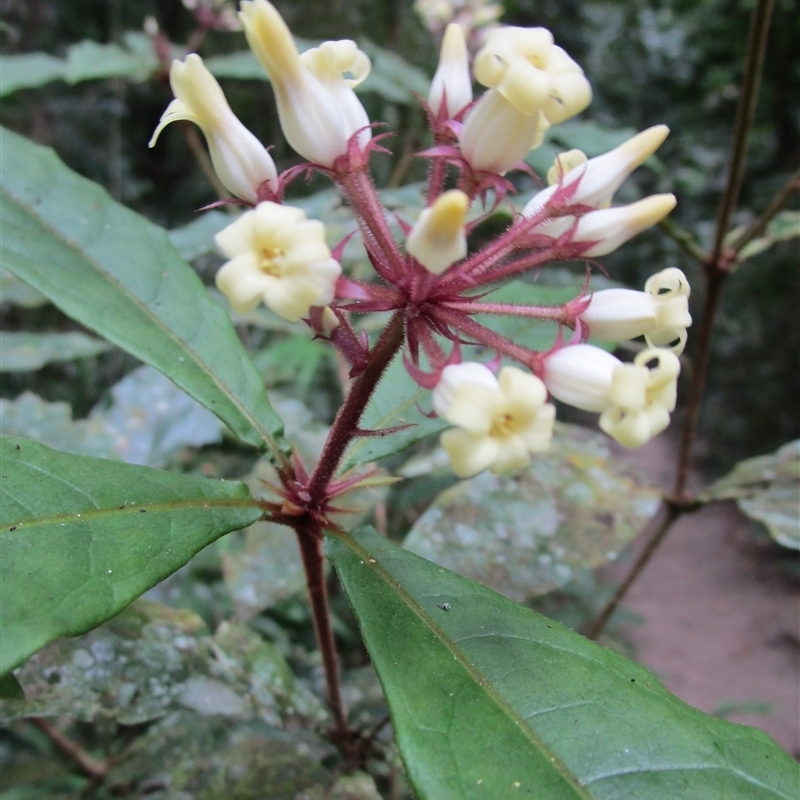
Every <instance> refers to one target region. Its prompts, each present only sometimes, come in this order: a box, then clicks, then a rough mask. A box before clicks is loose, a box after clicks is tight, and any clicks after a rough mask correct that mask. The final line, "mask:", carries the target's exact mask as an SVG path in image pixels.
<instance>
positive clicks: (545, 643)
mask: <svg viewBox="0 0 800 800" xmlns="http://www.w3.org/2000/svg"><path fill="white" fill-rule="evenodd" d="M327 553H328V556H329V558H330V559H331V560H332V561H333V564H334V566H335V567H336V570H337V572H338V573H339V576H340V578H341V580H342V583H343V585H344V588H345V591H346V592H347V596H348V597H349V599H350V602H351V604H352V605H353V608H354V610H355V612H356V616H357V617H358V621H359V624H360V626H361V632H362V634H363V636H364V641H365V642H366V644H367V648H368V649H369V652H370V656H371V658H372V663H373V664H374V666H375V668H376V670H377V672H378V675H379V676H380V678H381V682H382V684H383V687H384V691H385V692H386V696H387V699H388V702H389V706H390V708H391V711H392V721H393V723H394V727H395V733H396V736H397V742H398V745H399V746H400V751H401V753H402V754H403V759H404V761H405V764H406V768H407V770H408V774H409V777H410V779H411V782H412V783H413V785H414V787H415V789H416V791H417V793H418V795H419V797H420V800H444V799H445V798H448V799H450V798H452V799H453V800H456V799H457V800H470V799H471V798H476V800H478V799H480V800H486V798H491V799H492V800H505V798H509V800H512V799H513V798H519V797H526V796H531V797H536V798H537V800H568V799H569V798H576V800H577V798H580V799H581V800H589V798H598V800H599V798H605V799H607V798H612V797H613V798H618V797H631V798H634V797H635V798H636V800H665V798H678V797H681V798H684V797H685V798H690V797H691V798H701V797H702V798H703V799H704V800H706V799H707V800H712V798H714V800H756V799H758V800H778V798H780V799H781V800H793V799H794V798H795V797H796V790H797V785H798V779H800V773H798V765H797V763H796V762H795V761H794V760H793V759H791V758H790V757H789V756H788V755H787V754H786V753H784V752H783V751H782V750H781V749H780V748H779V747H778V746H777V745H776V744H774V742H772V740H771V739H769V737H767V736H766V735H765V734H764V733H762V732H761V731H757V730H755V729H752V728H746V727H744V726H740V725H733V724H731V723H729V722H725V721H723V720H719V719H716V718H714V717H711V716H707V715H706V714H703V713H701V712H700V711H697V710H695V709H693V708H691V707H690V706H688V705H686V704H685V703H683V702H682V701H681V700H679V699H678V698H676V697H674V696H673V695H671V694H669V693H668V692H667V691H666V690H665V689H664V687H663V686H662V685H661V684H660V683H659V682H658V681H657V680H656V678H655V677H654V676H653V675H652V674H651V673H649V672H648V671H647V670H645V669H643V668H642V667H640V666H638V665H637V664H634V663H632V662H630V661H627V660H626V659H624V658H622V657H621V656H618V655H616V654H615V653H612V652H611V651H609V650H607V649H605V648H603V647H600V646H599V645H596V644H594V643H593V642H590V641H587V640H586V639H584V638H583V637H581V636H579V635H578V634H576V633H573V632H572V631H570V630H568V629H566V628H564V627H562V626H561V625H559V624H558V623H556V622H553V621H551V620H548V619H547V618H545V617H542V616H540V615H538V614H536V613H535V612H533V611H531V610H529V609H527V608H524V607H523V606H520V605H518V604H517V603H514V602H513V601H511V600H508V599H507V598H505V597H502V596H501V595H499V594H497V593H496V592H493V591H491V590H490V589H486V588H484V587H483V586H480V585H479V584H476V583H473V582H472V581H469V580H467V579H466V578H462V577H460V576H459V575H456V574H455V573H452V572H449V571H447V570H445V569H443V568H442V567H439V566H437V565H435V564H432V563H431V562H429V561H425V560H424V559H421V558H419V557H418V556H415V555H412V554H411V553H408V552H406V551H404V550H403V549H402V548H399V547H398V546H397V545H395V544H393V543H392V542H390V541H389V540H387V539H385V538H384V537H382V536H380V535H378V534H377V533H376V532H375V531H374V530H372V529H371V528H366V527H365V528H360V529H359V530H357V531H355V532H354V533H353V534H352V535H351V536H350V535H343V536H342V537H341V538H337V539H334V538H330V539H329V540H328V542H327Z"/></svg>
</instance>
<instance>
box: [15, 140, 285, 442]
mask: <svg viewBox="0 0 800 800" xmlns="http://www.w3.org/2000/svg"><path fill="white" fill-rule="evenodd" d="M2 136H3V159H2V165H0V170H1V171H0V186H1V187H2V209H0V213H2V224H3V239H2V243H1V244H0V256H1V257H2V261H3V265H4V266H5V267H7V268H8V269H10V270H11V271H12V272H14V273H16V274H17V275H18V276H19V277H20V278H23V279H24V280H25V281H27V282H28V283H30V284H31V285H33V286H34V287H35V288H37V289H38V290H39V291H41V292H42V293H44V294H45V295H47V296H48V297H49V298H50V299H51V301H52V302H53V303H55V304H56V305H57V306H59V308H61V309H62V310H63V311H64V312H65V313H67V314H69V315H70V316H72V317H74V318H75V319H77V320H79V321H80V322H81V323H82V324H83V325H85V326H86V327H88V328H91V329H93V330H95V331H97V332H98V333H100V334H102V335H103V336H105V337H106V338H107V339H109V340H110V341H112V342H113V343H114V344H117V345H119V346H120V347H122V348H124V349H126V350H128V351H129V352H131V353H133V354H134V355H135V356H137V357H138V358H140V359H141V360H142V361H144V362H146V363H148V364H151V365H152V366H154V367H155V368H156V369H158V370H160V371H161V372H163V373H164V374H165V375H166V376H167V377H169V378H170V380H172V381H174V382H175V383H176V384H177V385H178V386H180V387H181V388H182V389H183V390H184V391H185V392H187V393H188V394H189V395H191V396H192V397H194V398H195V399H196V400H197V401H198V402H200V403H202V404H203V405H204V406H206V407H207V408H209V409H211V410H212V411H213V412H214V413H215V414H216V415H217V416H218V417H219V418H220V419H221V420H222V421H223V422H225V424H226V425H228V427H230V429H231V430H232V431H233V432H234V433H235V434H236V435H237V436H238V437H239V438H241V439H243V440H244V441H246V442H248V443H250V444H253V445H256V446H257V447H259V448H262V449H263V448H266V447H268V448H269V449H270V450H271V451H272V452H273V455H275V454H277V453H278V450H279V446H278V444H277V443H276V437H279V436H280V435H281V431H282V424H281V421H280V418H279V417H278V416H277V414H275V412H274V411H273V410H272V407H271V406H270V404H269V401H268V399H267V396H266V393H265V391H264V387H263V385H262V381H261V378H260V376H259V375H258V371H257V370H256V368H255V366H254V365H253V362H252V361H251V359H250V357H249V356H248V355H247V353H246V352H245V350H244V347H243V346H242V344H241V342H240V341H239V338H238V336H237V335H236V331H235V330H234V328H233V325H232V324H231V323H230V320H229V319H228V316H227V314H226V313H225V311H224V310H223V309H222V308H220V306H219V305H218V304H217V303H215V302H214V301H213V300H212V299H211V297H210V296H209V294H208V292H207V291H206V289H205V287H204V286H203V284H202V283H201V282H200V279H199V278H198V277H197V275H196V273H195V272H194V271H193V270H192V269H191V268H190V267H189V266H188V265H187V264H186V263H185V262H184V261H182V260H181V258H180V257H179V256H178V254H177V253H176V252H175V250H174V249H173V248H172V246H171V245H170V244H169V241H168V240H167V236H166V233H165V232H164V231H163V230H162V229H161V228H158V227H156V226H155V225H153V224H151V223H150V222H148V221H147V220H145V219H143V218H142V217H140V216H139V215H138V214H136V213H134V212H133V211H130V210H129V209H127V208H125V207H124V206H121V205H119V204H118V203H116V202H115V201H114V200H112V199H111V198H110V197H109V196H108V194H107V193H106V192H105V191H104V190H103V189H102V188H101V187H99V186H97V185H96V184H94V183H92V182H91V181H87V180H86V179H85V178H82V177H80V176H79V175H76V174H75V173H74V172H72V171H70V170H69V169H67V168H66V167H65V166H64V165H63V164H62V163H61V162H60V161H59V160H58V158H57V157H56V155H55V154H54V153H53V152H52V151H51V150H48V149H46V148H43V147H39V146H38V145H35V144H33V143H32V142H29V141H27V140H26V139H23V138H22V137H20V136H17V135H16V134H14V133H11V132H10V131H7V130H3V131H2Z"/></svg>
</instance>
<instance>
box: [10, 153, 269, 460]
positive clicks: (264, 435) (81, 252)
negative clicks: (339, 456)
mask: <svg viewBox="0 0 800 800" xmlns="http://www.w3.org/2000/svg"><path fill="white" fill-rule="evenodd" d="M47 156H48V157H49V158H50V160H51V161H52V160H53V159H54V158H55V156H54V155H53V154H52V153H48V154H47ZM0 191H2V193H3V194H4V195H5V196H6V197H8V198H9V199H10V200H11V201H12V202H13V203H14V204H15V205H16V206H17V207H18V208H20V209H21V210H23V211H24V212H26V213H27V214H29V215H30V216H31V217H32V218H33V219H35V220H36V221H37V222H38V224H39V226H40V227H42V228H44V229H45V230H47V231H50V232H51V234H52V235H53V236H54V237H55V238H56V239H58V240H59V241H61V242H62V243H63V244H64V245H66V246H67V247H68V248H69V249H70V250H72V251H73V252H74V253H75V254H76V255H78V256H79V257H82V258H84V259H85V260H86V262H87V263H88V264H89V265H90V266H91V267H92V268H93V269H94V270H95V271H96V272H97V274H98V275H99V276H100V277H101V278H103V279H105V280H106V281H107V282H108V283H110V284H112V285H113V286H116V287H117V289H119V290H120V291H121V292H122V293H123V295H124V296H125V297H127V298H128V299H129V300H130V301H132V302H133V304H134V305H135V306H136V307H137V308H138V309H139V310H140V311H143V312H144V315H145V316H146V317H147V318H149V319H151V320H153V321H155V323H156V327H157V328H159V329H160V330H161V331H162V332H163V333H166V334H167V337H168V338H169V339H170V340H171V341H173V342H174V343H176V344H177V345H178V346H179V349H181V350H182V351H184V352H186V353H188V354H189V356H190V357H191V359H192V361H193V363H194V364H195V365H196V366H197V367H198V368H200V369H201V370H202V371H203V372H204V373H205V375H206V376H207V377H209V378H210V379H211V382H212V383H213V384H214V385H215V386H216V387H217V389H219V390H220V392H221V393H222V394H223V395H224V396H225V397H227V398H228V400H229V401H230V402H231V403H232V404H233V406H234V407H235V408H236V409H237V410H238V411H239V412H240V413H241V415H242V416H243V417H244V419H246V420H247V421H248V422H249V423H250V424H251V425H252V426H253V429H254V430H255V431H256V432H257V433H258V435H259V436H260V437H261V439H262V441H263V443H264V445H265V446H266V447H267V448H268V449H269V450H270V451H272V454H273V455H274V456H275V457H276V458H277V459H278V460H279V461H280V460H282V453H281V451H280V448H279V447H278V444H277V442H275V440H274V439H273V438H272V436H271V435H270V433H269V432H268V431H266V430H265V429H264V428H263V426H262V425H261V423H260V422H259V420H258V419H257V417H255V416H254V415H252V414H251V413H250V411H249V409H248V408H247V407H246V406H245V405H244V404H243V403H241V402H240V401H239V399H238V398H237V397H236V396H235V395H233V394H231V393H230V392H228V391H227V388H226V387H225V385H224V384H223V383H222V382H221V381H220V380H218V378H217V376H216V375H215V374H214V372H213V371H210V370H209V369H208V368H207V366H206V364H205V363H204V362H203V360H202V359H201V358H200V357H199V355H198V354H197V353H196V352H195V351H194V350H193V349H191V348H190V347H189V343H188V342H185V341H184V340H183V339H181V338H180V337H179V336H178V335H177V334H176V333H174V331H172V330H171V329H170V328H168V327H166V325H165V323H164V322H163V320H162V319H161V318H160V317H159V316H157V315H156V314H155V313H154V312H153V311H152V310H151V309H150V307H149V306H148V305H146V304H145V303H144V302H142V301H141V300H140V299H139V298H138V297H136V295H134V294H132V293H131V292H129V291H128V290H127V289H126V288H125V287H124V286H123V285H122V284H121V283H119V281H117V280H116V279H115V278H113V277H112V276H111V275H110V273H109V272H108V271H106V270H105V269H103V267H102V265H100V264H99V262H97V261H96V260H95V259H94V258H92V257H91V256H90V255H89V253H88V252H87V251H86V250H85V249H83V248H82V247H81V246H80V245H79V244H78V243H77V242H73V241H72V240H70V239H68V238H66V236H65V235H64V234H62V233H61V231H59V230H58V229H57V228H56V227H54V226H53V225H51V224H50V223H49V222H48V221H47V220H46V219H45V218H43V217H42V216H40V215H39V214H37V213H36V212H35V211H34V210H33V209H32V208H31V207H30V206H28V205H26V204H25V202H24V201H23V200H22V199H21V198H19V197H17V196H16V195H14V194H12V193H11V192H10V190H9V189H8V187H7V186H6V185H5V184H3V185H2V186H0ZM165 244H167V245H169V246H170V247H172V245H171V244H169V240H167V241H166V242H165ZM3 266H5V267H6V268H7V269H8V270H10V271H11V272H13V273H14V274H17V272H16V270H15V269H14V267H13V266H10V265H8V264H4V265H3ZM17 277H19V278H21V279H22V280H25V278H24V277H23V276H20V275H17ZM35 288H37V289H39V290H40V291H42V290H41V288H40V287H38V286H37V287H35ZM44 293H45V294H47V292H44ZM48 296H49V295H48ZM56 305H58V303H56ZM87 327H91V328H92V329H93V330H95V331H96V332H97V333H99V334H100V336H103V338H106V339H107V338H109V337H107V336H106V335H105V334H103V333H102V332H101V331H98V330H97V329H96V328H93V326H92V325H91V324H88V323H87ZM114 344H116V345H118V346H119V347H122V348H123V349H127V348H126V347H125V345H124V344H122V343H121V342H114ZM168 377H169V376H168ZM170 380H172V378H170Z"/></svg>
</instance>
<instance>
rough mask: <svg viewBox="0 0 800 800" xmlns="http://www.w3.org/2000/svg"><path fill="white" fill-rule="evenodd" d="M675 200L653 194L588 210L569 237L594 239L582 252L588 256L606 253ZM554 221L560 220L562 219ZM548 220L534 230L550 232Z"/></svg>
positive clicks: (648, 224)
mask: <svg viewBox="0 0 800 800" xmlns="http://www.w3.org/2000/svg"><path fill="white" fill-rule="evenodd" d="M676 202H677V201H676V200H675V195H674V194H654V195H651V196H650V197H645V198H644V200H639V201H637V202H636V203H631V204H630V205H627V206H617V207H615V208H601V209H599V210H598V211H590V212H589V213H588V214H584V215H583V216H582V217H580V218H579V219H578V226H577V229H576V230H575V233H574V235H573V236H572V241H573V242H594V241H596V242H597V244H596V245H594V247H590V248H589V249H588V250H586V251H584V252H583V253H582V254H581V255H582V256H585V257H587V258H591V257H594V256H604V255H607V254H608V253H612V252H613V251H614V250H616V249H617V248H618V247H619V246H620V245H623V244H625V242H627V241H628V239H632V238H633V237H634V236H636V234H637V233H641V232H642V231H643V230H645V229H647V228H649V227H651V226H653V225H655V224H656V223H657V222H660V221H661V220H662V219H664V217H666V216H667V214H669V212H670V211H672V209H673V208H675V203H676ZM554 222H555V223H557V224H558V223H561V224H563V220H554ZM548 224H549V223H545V224H544V225H542V226H540V227H538V228H537V229H536V231H537V233H549V232H548V231H547V230H546V226H547V225H548Z"/></svg>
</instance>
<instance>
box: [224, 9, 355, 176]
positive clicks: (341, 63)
mask: <svg viewBox="0 0 800 800" xmlns="http://www.w3.org/2000/svg"><path fill="white" fill-rule="evenodd" d="M239 19H240V20H241V22H242V26H243V27H244V32H245V35H246V36H247V41H248V44H249V45H250V48H251V49H252V50H253V53H255V55H256V58H258V60H259V61H260V62H261V64H262V66H263V67H264V69H265V70H266V71H267V73H268V74H269V77H270V80H271V81H272V87H273V89H274V91H275V99H276V101H277V104H278V116H279V117H280V121H281V128H282V129H283V133H284V135H285V136H286V139H287V141H288V142H289V144H290V145H291V146H292V147H293V148H294V149H295V150H296V151H297V152H298V153H300V155H301V156H303V158H307V159H308V160H309V161H312V162H314V163H315V164H321V165H322V166H325V167H331V166H333V162H334V161H335V160H336V159H337V158H338V157H339V156H341V155H344V154H345V153H346V152H347V143H348V141H349V139H350V137H351V136H352V135H353V134H354V133H355V132H356V131H357V130H359V129H360V128H363V127H364V126H365V125H368V124H369V119H368V118H367V114H366V112H365V111H364V108H363V106H362V105H361V102H360V101H359V100H358V98H357V97H356V96H355V93H354V92H353V89H352V87H353V86H354V85H357V84H358V83H360V82H361V81H362V80H364V78H366V77H367V74H368V73H369V70H370V63H369V59H368V58H367V56H366V55H365V54H364V53H363V52H361V51H360V50H359V49H358V48H357V47H356V45H355V43H354V42H351V41H349V40H345V41H342V42H325V43H324V44H322V45H321V46H320V47H318V48H314V49H313V50H312V51H309V52H308V53H304V54H303V56H300V54H299V53H298V52H297V47H296V46H295V43H294V39H293V38H292V34H291V32H290V31H289V29H288V28H287V27H286V23H285V22H284V21H283V18H282V17H281V15H280V14H279V13H278V12H277V11H276V9H275V7H274V6H273V5H272V4H271V3H268V2H267V0H245V2H243V3H242V10H241V11H240V12H239ZM345 72H349V73H351V74H352V75H353V79H352V80H349V79H345V78H344V75H343V73H345ZM369 139H370V133H369V130H368V129H367V130H366V131H364V133H363V135H362V139H361V140H360V143H361V144H362V146H363V145H364V144H366V142H368V141H369Z"/></svg>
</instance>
